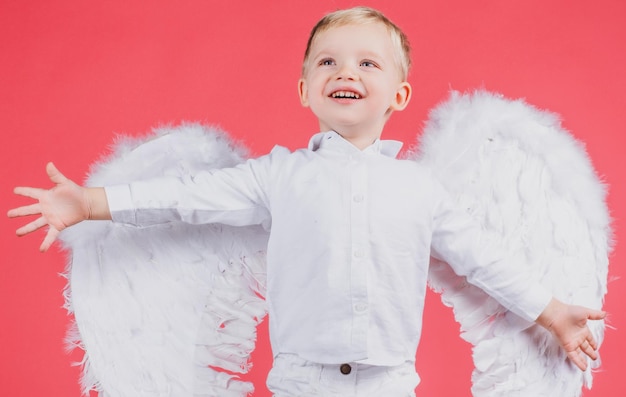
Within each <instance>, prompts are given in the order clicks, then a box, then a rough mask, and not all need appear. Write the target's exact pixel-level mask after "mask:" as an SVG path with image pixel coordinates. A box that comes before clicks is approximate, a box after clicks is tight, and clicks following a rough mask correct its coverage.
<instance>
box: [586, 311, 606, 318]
mask: <svg viewBox="0 0 626 397" xmlns="http://www.w3.org/2000/svg"><path fill="white" fill-rule="evenodd" d="M605 317H606V312H604V311H601V310H591V311H590V312H589V314H588V315H587V318H588V319H589V320H602V319H604V318H605Z"/></svg>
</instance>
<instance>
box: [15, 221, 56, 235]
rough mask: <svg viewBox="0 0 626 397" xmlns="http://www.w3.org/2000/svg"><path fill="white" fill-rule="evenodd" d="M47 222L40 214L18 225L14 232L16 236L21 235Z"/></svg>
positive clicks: (39, 227)
mask: <svg viewBox="0 0 626 397" xmlns="http://www.w3.org/2000/svg"><path fill="white" fill-rule="evenodd" d="M47 224H48V221H46V219H45V218H44V217H43V216H42V217H40V218H37V219H36V220H34V221H32V222H30V223H28V224H26V225H24V226H22V227H20V228H19V229H17V231H16V233H17V235H18V236H23V235H25V234H28V233H32V232H34V231H35V230H37V229H41V228H42V227H44V226H46V225H47Z"/></svg>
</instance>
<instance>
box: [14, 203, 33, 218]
mask: <svg viewBox="0 0 626 397" xmlns="http://www.w3.org/2000/svg"><path fill="white" fill-rule="evenodd" d="M36 214H41V207H40V205H39V203H36V204H31V205H25V206H23V207H18V208H13V209H12V210H9V212H7V216H8V217H9V218H16V217H18V216H27V215H36Z"/></svg>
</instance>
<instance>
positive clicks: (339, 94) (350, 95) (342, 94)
mask: <svg viewBox="0 0 626 397" xmlns="http://www.w3.org/2000/svg"><path fill="white" fill-rule="evenodd" d="M330 96H331V97H332V98H337V99H340V98H346V99H361V94H359V93H357V92H354V91H335V92H333V93H331V94H330Z"/></svg>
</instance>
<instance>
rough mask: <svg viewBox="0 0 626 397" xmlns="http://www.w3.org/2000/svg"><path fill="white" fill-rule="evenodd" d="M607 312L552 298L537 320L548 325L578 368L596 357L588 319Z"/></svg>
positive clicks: (595, 318) (604, 315)
mask: <svg viewBox="0 0 626 397" xmlns="http://www.w3.org/2000/svg"><path fill="white" fill-rule="evenodd" d="M605 317H606V313H605V312H603V311H600V310H593V309H589V308H586V307H582V306H575V305H567V304H565V303H562V302H559V301H558V300H556V299H553V300H552V302H550V304H549V305H548V307H547V308H546V310H544V312H543V313H542V314H541V315H540V316H539V318H538V319H537V323H538V324H540V325H542V326H544V327H545V328H546V329H548V330H549V331H550V332H551V333H552V334H553V335H554V336H555V337H556V338H557V340H558V341H559V343H560V344H561V346H562V347H563V349H564V350H565V352H566V353H567V357H568V358H569V359H570V360H571V361H572V362H573V363H574V364H575V365H576V366H577V367H578V368H580V369H581V370H583V371H584V370H586V369H587V359H586V358H585V356H589V357H590V358H591V359H592V360H595V359H597V358H598V352H597V349H598V344H597V342H596V340H595V338H594V337H593V334H592V333H591V330H590V329H589V327H588V326H587V321H588V320H602V319H603V318H605Z"/></svg>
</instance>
